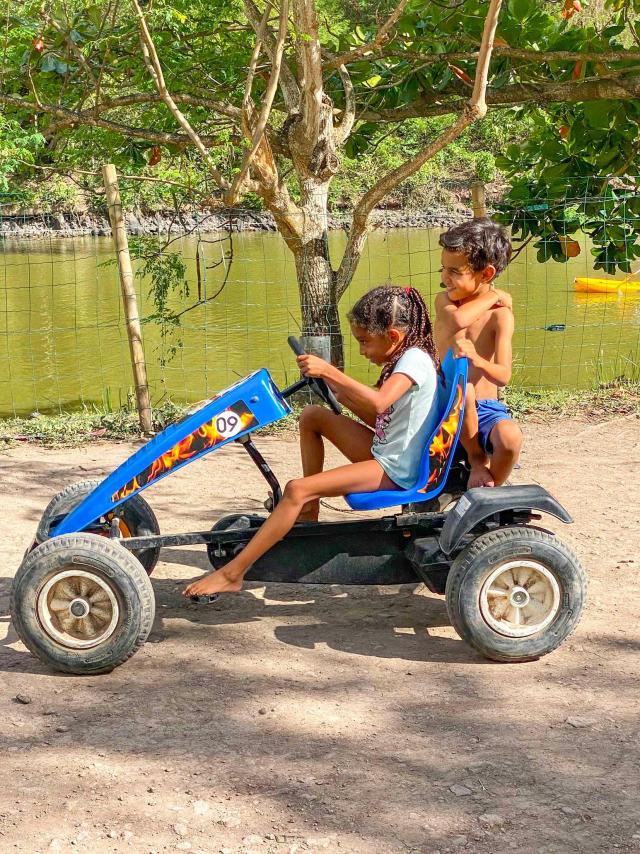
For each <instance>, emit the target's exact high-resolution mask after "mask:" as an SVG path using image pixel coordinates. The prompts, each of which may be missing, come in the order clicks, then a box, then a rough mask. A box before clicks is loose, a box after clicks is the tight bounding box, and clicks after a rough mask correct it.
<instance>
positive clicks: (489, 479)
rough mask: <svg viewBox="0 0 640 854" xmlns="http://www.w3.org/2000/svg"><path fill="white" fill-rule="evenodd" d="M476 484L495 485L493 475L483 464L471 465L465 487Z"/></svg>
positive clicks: (468, 487)
mask: <svg viewBox="0 0 640 854" xmlns="http://www.w3.org/2000/svg"><path fill="white" fill-rule="evenodd" d="M477 486H495V482H494V480H493V475H492V474H491V472H490V471H489V469H488V468H487V467H486V466H485V465H484V464H477V465H472V466H471V474H470V475H469V483H468V484H467V489H474V487H477Z"/></svg>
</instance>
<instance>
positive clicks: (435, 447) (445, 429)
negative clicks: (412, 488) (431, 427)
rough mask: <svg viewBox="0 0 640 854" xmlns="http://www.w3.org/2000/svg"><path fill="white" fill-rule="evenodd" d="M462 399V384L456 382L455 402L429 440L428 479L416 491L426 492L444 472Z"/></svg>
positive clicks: (455, 432)
mask: <svg viewBox="0 0 640 854" xmlns="http://www.w3.org/2000/svg"><path fill="white" fill-rule="evenodd" d="M463 399H464V398H463V392H462V384H461V383H458V387H457V389H456V399H455V402H454V404H453V406H452V407H451V409H450V411H449V413H448V415H447V417H446V418H445V420H444V421H443V422H442V424H441V425H440V429H439V430H438V432H437V434H436V435H435V436H434V437H433V440H432V441H431V446H430V448H429V480H428V481H427V483H426V484H425V486H423V487H422V489H419V490H418V492H427V490H429V489H431V488H432V487H434V486H436V485H437V484H438V483H439V482H440V478H441V477H442V475H443V474H444V470H445V468H446V465H447V459H448V457H449V452H450V451H451V449H452V447H453V444H454V442H455V438H456V434H457V432H458V425H459V423H460V413H461V411H462V403H463Z"/></svg>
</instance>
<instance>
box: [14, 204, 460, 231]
mask: <svg viewBox="0 0 640 854" xmlns="http://www.w3.org/2000/svg"><path fill="white" fill-rule="evenodd" d="M469 216H470V211H469V210H468V208H467V207H466V206H464V205H462V204H460V205H455V206H454V207H453V208H451V209H448V208H434V209H432V210H407V209H402V210H387V209H385V210H379V211H377V212H376V224H377V225H378V227H380V228H384V229H395V228H447V227H449V226H451V225H455V224H456V223H457V222H460V221H461V220H463V219H466V218H467V217H469ZM125 220H126V223H127V231H128V232H129V234H132V235H134V236H144V235H166V234H168V233H169V232H171V233H172V234H191V233H195V232H198V233H205V234H208V233H213V232H220V231H224V232H228V231H231V232H233V233H239V232H275V231H277V229H276V224H275V221H274V219H273V217H272V216H271V214H270V213H269V212H267V211H253V210H249V209H246V208H233V209H226V208H225V209H219V210H200V211H185V212H184V213H181V214H180V216H178V215H177V214H176V212H175V211H155V212H153V213H143V212H142V211H140V210H135V211H131V212H129V213H127V214H126V215H125ZM350 224H351V215H350V214H349V213H347V212H344V213H342V212H338V213H335V214H332V215H331V216H330V217H329V229H330V230H331V231H339V230H341V229H344V230H348V228H349V227H350ZM86 236H93V237H110V236H111V227H110V225H109V220H108V219H107V217H106V216H102V215H100V214H94V213H50V214H43V213H29V214H6V215H2V214H0V239H1V238H5V239H9V240H37V239H42V238H50V237H86Z"/></svg>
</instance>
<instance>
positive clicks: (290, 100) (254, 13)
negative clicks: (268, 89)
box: [244, 0, 300, 112]
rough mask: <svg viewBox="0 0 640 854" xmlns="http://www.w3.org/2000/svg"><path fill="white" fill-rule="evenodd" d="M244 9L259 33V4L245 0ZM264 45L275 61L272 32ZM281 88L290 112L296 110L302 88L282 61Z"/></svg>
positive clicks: (266, 35)
mask: <svg viewBox="0 0 640 854" xmlns="http://www.w3.org/2000/svg"><path fill="white" fill-rule="evenodd" d="M244 10H245V14H246V16H247V19H248V21H249V23H250V24H251V26H252V27H253V29H254V31H255V33H256V34H257V33H258V30H259V29H260V21H261V17H260V12H259V11H258V8H257V6H256V5H255V3H254V2H253V0H244ZM264 46H265V50H266V51H267V54H268V55H269V58H270V59H271V62H273V56H274V51H275V40H274V38H273V36H272V35H271V33H270V32H267V33H266V34H265V39H264ZM279 82H280V90H281V92H282V97H283V99H284V103H285V106H286V107H287V110H288V111H289V112H294V111H296V110H297V109H298V106H299V104H300V89H299V88H298V84H297V82H296V78H295V77H294V75H293V73H292V71H291V69H290V68H289V66H288V64H287V63H286V62H283V63H282V67H281V70H280V81H279Z"/></svg>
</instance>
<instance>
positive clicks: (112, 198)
mask: <svg viewBox="0 0 640 854" xmlns="http://www.w3.org/2000/svg"><path fill="white" fill-rule="evenodd" d="M102 180H103V181H104V189H105V193H106V196H107V205H108V208H109V222H110V223H111V233H112V235H113V242H114V244H115V247H116V257H117V259H118V272H119V273H120V286H121V288H122V303H123V305H124V315H125V317H126V320H127V337H128V338H129V352H130V354H131V367H132V369H133V378H134V382H135V386H136V403H137V407H138V417H139V418H140V427H141V428H142V432H143V433H151V432H152V430H153V422H152V418H151V401H150V399H149V385H148V383H147V365H146V362H145V359H144V348H143V346H142V330H141V328H140V316H139V314H138V299H137V297H136V289H135V286H134V282H133V269H132V267H131V257H130V255H129V243H128V241H127V232H126V229H125V225H124V217H123V215H122V202H121V201H120V189H119V187H118V175H117V173H116V167H115V166H114V165H113V164H112V163H105V164H104V166H103V167H102Z"/></svg>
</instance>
